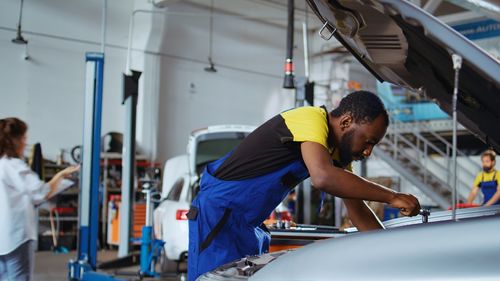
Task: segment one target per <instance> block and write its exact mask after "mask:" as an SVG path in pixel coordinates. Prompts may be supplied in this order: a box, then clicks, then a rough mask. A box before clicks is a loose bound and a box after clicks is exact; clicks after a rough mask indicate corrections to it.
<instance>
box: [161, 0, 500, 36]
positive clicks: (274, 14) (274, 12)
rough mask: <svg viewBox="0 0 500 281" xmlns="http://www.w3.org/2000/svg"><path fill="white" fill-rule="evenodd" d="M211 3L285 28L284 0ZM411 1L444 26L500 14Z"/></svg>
mask: <svg viewBox="0 0 500 281" xmlns="http://www.w3.org/2000/svg"><path fill="white" fill-rule="evenodd" d="M170 2H176V1H175V0H156V3H157V4H163V5H165V4H168V3H170ZM183 2H184V1H183ZM185 2H188V3H190V4H192V5H195V6H199V7H203V8H206V9H209V8H210V5H211V0H187V1H185ZM213 2H214V9H215V11H216V12H218V13H222V14H225V15H231V16H236V17H243V18H248V19H252V20H255V21H260V22H264V23H268V24H272V25H278V26H281V27H286V15H287V4H288V0H214V1H213ZM411 2H413V3H414V4H416V5H419V6H421V7H423V8H424V9H426V10H427V11H429V12H430V13H432V14H434V15H436V16H438V17H439V18H441V19H442V20H443V21H444V22H446V23H448V24H458V23H462V22H466V21H472V20H477V19H481V18H485V17H490V18H496V17H500V14H498V13H495V12H492V11H491V10H490V9H491V7H497V8H498V9H500V4H499V2H500V1H499V0H467V1H466V0H447V1H444V0H412V1H411ZM305 5H306V3H305V1H301V0H299V1H297V0H296V1H295V11H296V12H295V16H296V21H298V22H300V21H304V19H305V15H306V6H305ZM488 7H489V8H490V9H488ZM307 10H309V9H307ZM309 12H310V10H309ZM495 16H496V17H495ZM497 20H500V19H497ZM320 27H321V23H320V22H319V21H318V20H317V19H316V17H314V16H313V15H312V13H311V12H310V13H309V29H311V30H318V29H319V28H320ZM296 29H297V30H300V29H301V26H300V25H298V24H296Z"/></svg>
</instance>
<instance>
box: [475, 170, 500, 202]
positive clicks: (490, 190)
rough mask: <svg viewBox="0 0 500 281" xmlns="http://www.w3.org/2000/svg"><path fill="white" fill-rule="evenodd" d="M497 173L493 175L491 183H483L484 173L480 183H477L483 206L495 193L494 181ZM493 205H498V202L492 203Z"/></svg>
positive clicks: (496, 186) (496, 184) (496, 185)
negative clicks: (482, 198)
mask: <svg viewBox="0 0 500 281" xmlns="http://www.w3.org/2000/svg"><path fill="white" fill-rule="evenodd" d="M496 175H497V172H496V171H495V173H494V174H493V178H492V180H491V181H484V173H483V178H482V179H481V182H480V183H479V188H481V192H482V193H483V195H484V200H483V205H484V204H486V203H487V202H488V201H489V200H490V199H491V198H492V197H493V195H495V193H496V192H497V188H498V182H497V180H496ZM494 205H500V200H497V202H495V203H494Z"/></svg>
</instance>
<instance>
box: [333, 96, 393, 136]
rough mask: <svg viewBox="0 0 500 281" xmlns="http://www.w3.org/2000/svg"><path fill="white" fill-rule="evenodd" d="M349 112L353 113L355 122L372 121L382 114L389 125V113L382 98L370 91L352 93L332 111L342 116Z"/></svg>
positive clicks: (337, 115)
mask: <svg viewBox="0 0 500 281" xmlns="http://www.w3.org/2000/svg"><path fill="white" fill-rule="evenodd" d="M347 113H349V114H351V115H352V119H353V121H354V123H364V122H372V121H373V120H375V119H376V118H377V117H379V116H380V115H382V116H383V118H384V121H385V126H386V127H387V126H388V125H389V115H388V114H387V110H386V109H385V107H384V104H383V103H382V100H380V98H379V97H378V96H377V95H375V94H374V93H372V92H369V91H355V92H352V93H350V94H349V95H347V96H345V97H344V98H343V99H342V100H341V101H340V104H339V106H338V107H337V108H335V109H334V110H332V111H331V112H330V114H331V115H332V116H333V117H340V116H342V115H344V114H347Z"/></svg>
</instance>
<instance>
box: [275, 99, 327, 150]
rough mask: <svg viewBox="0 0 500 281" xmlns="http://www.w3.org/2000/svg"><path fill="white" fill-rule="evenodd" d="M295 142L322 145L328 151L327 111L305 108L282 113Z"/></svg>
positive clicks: (318, 108) (310, 107)
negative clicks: (310, 142)
mask: <svg viewBox="0 0 500 281" xmlns="http://www.w3.org/2000/svg"><path fill="white" fill-rule="evenodd" d="M281 116H282V117H283V119H284V120H285V124H286V126H287V128H288V130H290V133H291V134H292V136H293V141H294V142H304V141H312V142H316V143H319V144H321V145H322V146H324V147H325V148H326V149H328V151H330V148H329V147H328V123H327V119H326V118H327V116H326V112H325V110H323V109H322V108H320V107H313V106H304V107H299V108H295V109H292V110H289V111H285V112H283V113H281Z"/></svg>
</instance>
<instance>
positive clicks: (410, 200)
mask: <svg viewBox="0 0 500 281" xmlns="http://www.w3.org/2000/svg"><path fill="white" fill-rule="evenodd" d="M389 205H390V206H391V207H393V208H398V209H399V210H400V211H401V214H403V215H404V216H410V217H413V216H416V215H418V213H419V212H420V203H419V202H418V199H417V198H416V197H415V196H413V195H411V194H405V193H395V194H394V197H393V198H392V199H391V200H390V201H389Z"/></svg>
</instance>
